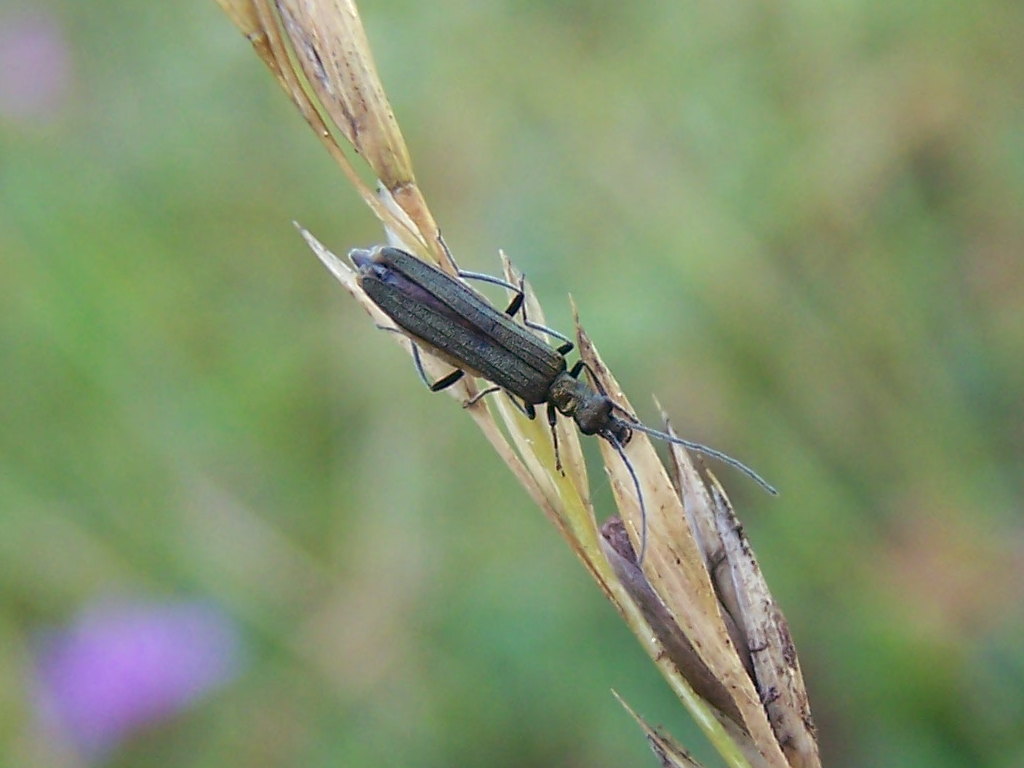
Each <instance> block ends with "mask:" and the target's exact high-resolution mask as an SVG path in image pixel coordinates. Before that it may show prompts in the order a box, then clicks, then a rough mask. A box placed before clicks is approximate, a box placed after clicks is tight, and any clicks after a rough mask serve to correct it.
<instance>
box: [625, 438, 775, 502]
mask: <svg viewBox="0 0 1024 768" xmlns="http://www.w3.org/2000/svg"><path fill="white" fill-rule="evenodd" d="M623 421H624V422H625V423H626V424H627V425H628V426H629V428H630V429H636V430H639V431H640V432H644V433H646V434H648V435H650V436H651V437H658V438H661V439H662V440H664V441H665V442H668V443H675V444H676V445H681V446H683V447H684V448H689V449H690V450H691V451H695V452H697V453H702V454H704V455H705V456H710V457H711V458H713V459H718V460H719V461H720V462H722V463H723V464H728V465H729V466H730V467H735V468H736V469H738V470H739V471H740V472H742V473H743V474H745V475H746V476H747V477H749V478H750V479H751V480H753V481H754V482H755V483H757V484H758V485H760V486H761V487H762V488H764V489H765V490H766V491H768V493H770V494H771V495H772V496H778V495H779V492H778V491H777V490H775V487H774V486H772V485H771V484H770V483H769V482H768V481H767V480H765V479H764V478H763V477H761V476H760V475H759V474H757V472H755V471H754V470H752V469H751V468H750V467H748V466H747V465H746V464H744V463H743V462H742V461H739V460H737V459H734V458H733V457H732V456H729V455H728V454H725V453H722V452H721V451H716V450H715V449H714V448H710V447H708V446H706V445H703V444H702V443H695V442H693V441H692V440H684V439H683V438H681V437H675V436H674V435H670V434H668V433H667V432H659V431H658V430H656V429H651V428H650V427H648V426H645V425H644V424H641V423H640V422H639V421H632V420H629V419H623Z"/></svg>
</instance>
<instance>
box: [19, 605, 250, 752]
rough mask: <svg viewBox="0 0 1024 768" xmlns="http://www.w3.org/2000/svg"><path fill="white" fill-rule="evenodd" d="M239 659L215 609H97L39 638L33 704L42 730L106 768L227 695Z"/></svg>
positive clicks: (232, 634) (227, 624)
mask: <svg viewBox="0 0 1024 768" xmlns="http://www.w3.org/2000/svg"><path fill="white" fill-rule="evenodd" d="M239 650H240V649H239V638H238V634H237V631H236V630H235V628H234V626H233V625H232V623H231V621H230V620H229V619H228V617H227V616H225V615H224V614H223V613H222V612H221V611H219V610H218V609H217V608H216V607H215V606H214V605H212V604H210V603H205V602H199V601H177V602H142V601H132V602H105V603H100V604H97V605H93V606H91V607H89V608H87V609H86V610H84V611H83V612H82V613H81V614H80V616H79V617H78V618H77V620H76V621H75V622H74V623H73V625H72V626H70V627H68V628H66V629H63V630H59V631H53V632H51V633H48V634H47V635H46V636H43V637H41V638H40V642H39V643H38V650H37V653H36V686H37V691H36V694H37V695H36V703H37V706H38V710H39V713H40V716H41V718H42V720H43V721H44V723H45V724H46V725H48V726H49V727H51V728H53V729H55V730H56V731H57V732H58V733H59V734H60V735H62V736H63V737H64V738H65V739H66V740H67V741H68V742H70V743H71V744H72V745H73V746H74V747H76V748H77V749H79V750H80V751H81V753H82V754H83V756H85V757H87V758H91V759H96V758H100V757H102V756H103V755H105V754H106V753H107V752H109V751H110V750H111V749H113V748H114V747H115V746H117V744H118V743H119V742H121V741H122V740H124V739H125V738H126V737H128V736H130V735H131V734H132V733H134V732H135V731H137V730H139V729H141V728H144V727H146V726H150V725H153V724H156V723H159V722H160V721H162V720H165V719H166V718H168V717H170V716H172V715H174V714H176V713H178V712H180V711H182V710H183V709H185V708H187V707H188V706H189V705H191V704H194V703H195V702H196V701H198V700H199V699H201V698H202V697H203V696H205V695H206V694H208V693H210V692H211V691H213V690H215V689H216V688H218V687H220V686H222V685H224V684H225V683H226V682H227V681H228V680H229V679H230V678H231V677H233V675H234V673H235V672H236V670H237V669H238V666H239Z"/></svg>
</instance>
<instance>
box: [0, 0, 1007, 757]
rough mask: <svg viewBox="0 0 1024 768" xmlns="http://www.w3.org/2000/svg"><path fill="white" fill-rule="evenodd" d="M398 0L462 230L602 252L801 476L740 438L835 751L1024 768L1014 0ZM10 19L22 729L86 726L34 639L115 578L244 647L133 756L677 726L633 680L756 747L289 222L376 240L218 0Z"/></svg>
mask: <svg viewBox="0 0 1024 768" xmlns="http://www.w3.org/2000/svg"><path fill="white" fill-rule="evenodd" d="M362 12H363V16H364V21H365V23H366V25H367V31H368V34H369V37H370V40H371V44H372V45H373V48H374V50H375V53H376V56H377V60H378V65H379V68H380V71H381V76H382V78H383V80H384V83H385V85H386V87H387V89H388V91H389V94H390V96H391V99H392V103H393V105H394V107H395V111H396V113H397V115H398V118H399V120H400V122H401V124H402V126H403V130H404V132H405V135H406V139H407V140H408V142H409V145H410V148H411V150H412V152H413V158H414V162H415V164H416V167H417V171H418V175H419V179H420V183H421V185H422V187H423V188H424V191H425V193H426V195H427V199H428V201H429V202H430V204H431V206H432V209H433V211H434V213H435V215H436V216H437V217H438V219H439V221H440V223H441V226H442V228H443V229H444V231H445V233H446V235H447V238H448V241H449V243H450V245H451V246H452V248H453V249H454V250H455V252H456V254H457V256H458V257H459V258H460V260H461V262H462V265H463V266H464V267H466V268H468V269H476V270H483V271H495V270H496V269H497V267H496V264H497V261H496V251H497V249H498V248H499V247H500V248H504V249H505V250H506V251H507V252H508V253H509V254H510V255H511V256H512V258H513V259H514V260H515V261H516V263H517V264H518V265H519V266H521V267H522V268H523V269H524V270H525V271H526V272H527V273H528V275H529V277H530V278H531V280H532V282H533V284H534V286H535V288H536V290H537V292H538V294H539V295H540V297H541V298H542V300H544V302H545V304H546V307H547V311H548V320H549V321H550V323H551V324H552V325H554V326H556V327H560V328H563V329H566V328H570V327H571V318H570V312H569V308H568V302H567V300H566V294H567V293H568V292H569V291H571V292H572V294H573V296H574V297H575V299H576V301H577V303H578V304H579V307H580V311H581V314H582V319H583V322H584V323H585V324H586V326H587V328H588V330H589V332H590V333H591V335H592V336H593V338H594V339H595V340H596V341H597V343H598V344H599V345H600V348H601V351H602V353H603V355H604V357H605V359H606V361H607V362H608V363H609V364H610V365H611V367H612V368H613V370H614V371H615V372H616V373H617V375H618V377H619V379H620V381H621V382H622V384H623V386H624V387H625V389H626V390H627V391H628V392H629V394H630V396H631V398H632V400H633V402H634V403H635V404H637V406H638V408H640V415H641V416H642V417H644V418H646V419H648V420H652V421H653V420H654V419H655V418H656V411H655V409H654V406H653V404H652V403H651V401H650V399H649V394H650V393H656V394H657V396H658V397H659V398H660V399H661V402H662V403H663V404H664V406H665V407H666V409H667V410H668V411H669V412H670V413H671V414H672V415H673V421H674V424H675V426H676V428H677V429H678V430H679V431H680V433H682V434H683V435H685V436H687V437H690V438H692V439H695V440H701V441H705V442H708V443H710V444H712V445H714V446H716V447H718V448H720V449H723V450H726V451H728V452H730V453H732V454H734V455H736V456H738V457H739V458H741V459H743V460H745V461H748V462H749V463H750V464H751V465H752V466H754V467H755V468H756V469H757V470H758V471H759V472H761V473H763V474H764V475H765V476H766V477H767V478H768V479H769V480H771V482H773V483H775V484H776V485H778V486H779V487H780V488H781V489H782V496H781V497H780V498H779V499H777V500H775V499H770V498H768V497H767V496H765V495H764V494H762V493H761V492H760V491H759V490H758V489H757V488H756V487H755V486H754V485H753V484H751V483H749V482H747V481H745V480H744V479H743V478H742V477H740V476H738V475H736V474H735V473H734V472H731V471H727V470H722V471H721V472H720V475H721V476H722V477H723V479H724V481H725V482H726V484H727V486H728V487H729V489H730V491H731V493H732V495H733V498H734V501H735V503H736V504H737V507H738V508H739V510H740V514H741V516H742V517H743V519H744V521H745V523H746V528H747V532H748V534H749V536H750V538H751V541H752V543H753V545H754V547H755V548H756V551H757V552H758V555H759V557H760V559H761V565H762V567H763V569H764V571H765V573H766V576H767V577H768V580H769V583H770V584H771V585H772V587H773V589H774V590H775V593H776V596H777V598H778V599H779V601H780V602H781V604H782V607H783V608H784V610H785V611H786V613H787V616H788V618H789V621H790V624H791V628H792V632H793V635H794V638H795V640H796V643H797V646H798V648H799V650H800V655H801V660H802V662H803V668H804V674H805V677H806V679H807V684H808V688H809V691H810V695H811V703H812V706H813V710H814V714H815V717H816V720H817V723H818V726H819V731H820V737H821V744H822V752H823V758H824V760H825V763H826V764H827V765H830V766H865V765H883V764H886V765H903V766H930V767H931V768H935V767H941V766H962V765H972V766H975V765H989V766H1021V765H1024V727H1022V723H1024V524H1022V507H1024V477H1022V471H1021V463H1022V458H1024V409H1022V391H1024V258H1022V253H1024V48H1022V45H1021V40H1024V6H1022V5H1021V4H1020V3H1017V2H1010V1H1007V2H1003V3H997V2H981V3H951V2H940V3H895V4H892V3H878V2H869V1H868V0H859V1H857V0H855V1H853V2H847V3H842V4H830V5H828V4H826V5H819V4H813V3H784V4H764V3H710V2H703V3H667V2H665V3H639V4H629V3H615V4H612V3H601V2H556V3H500V2H479V3H472V4H463V3H459V2H453V1H452V0H442V1H441V2H434V3H429V4H427V3H418V2H411V1H410V0H405V1H404V2H366V3H364V4H363V6H362ZM26 30H27V31H26ZM0 40H2V42H0V57H2V59H3V61H2V63H3V66H2V68H0V69H2V70H3V71H2V72H0V270H2V272H0V280H2V283H3V286H4V305H5V306H4V309H3V312H2V314H0V351H2V359H3V377H2V381H3V390H2V395H3V396H2V397H0V424H2V428H0V596H2V602H0V647H2V648H3V649H4V653H3V654H0V682H2V685H0V752H3V753H4V754H6V755H8V758H7V762H8V764H10V765H29V764H31V765H79V764H81V762H82V760H81V759H80V758H78V757H76V756H75V754H74V752H73V751H70V750H69V749H68V748H67V746H68V745H66V744H60V743H59V741H57V740H56V739H55V737H54V736H53V734H52V733H50V732H49V731H48V730H47V729H46V728H43V727H41V726H40V725H39V722H38V717H37V714H36V713H35V710H34V708H33V696H32V694H31V693H30V692H31V691H32V690H33V685H34V683H33V671H32V670H33V659H34V658H36V654H37V653H38V651H37V647H38V642H39V641H38V637H39V636H40V635H39V633H40V632H44V631H53V630H54V629H55V628H56V629H57V630H59V628H61V627H63V626H66V625H67V624H68V623H69V622H71V621H73V619H74V617H75V616H76V615H77V614H78V612H79V611H81V610H82V608H83V606H88V605H90V604H93V603H94V601H96V600H102V599H105V598H107V597H109V596H111V595H113V596H117V595H121V596H124V595H129V596H144V597H145V598H146V599H151V600H162V599H168V600H170V599H176V598H189V599H193V598H201V599H203V600H207V601H211V602H212V604H215V605H217V606H218V607H219V610H222V611H223V613H224V614H225V615H226V616H227V617H228V619H229V620H230V621H232V622H234V623H235V624H236V626H237V628H238V632H239V633H240V636H241V638H242V642H243V645H244V647H245V649H246V651H245V656H244V661H243V662H241V664H242V667H241V669H240V672H239V673H238V675H237V676H236V677H235V678H234V680H233V681H232V682H231V683H230V684H227V685H226V686H224V687H222V688H221V689H220V690H218V691H216V692H215V693H212V694H210V695H209V696H207V697H205V698H204V699H202V700H201V701H198V702H196V703H195V704H194V705H192V706H191V707H189V708H187V709H186V710H185V711H183V712H180V713H179V714H177V715H176V716H174V717H171V718H168V719H166V720H164V721H162V722H160V723H159V724H155V725H153V726H151V727H150V728H148V729H146V731H145V732H144V733H142V734H139V735H136V736H134V737H132V738H127V739H125V740H124V741H123V742H122V743H120V744H119V745H117V747H116V748H115V749H114V750H113V751H112V753H110V754H109V755H108V756H107V757H106V758H104V759H105V764H109V765H115V766H128V765H147V766H160V767H161V768H162V767H164V766H222V765H247V766H285V765H303V766H336V765H346V766H347V765H352V766H372V765H409V766H427V767H429V766H453V765H457V766H537V765H569V766H586V767H587V768H599V767H600V766H621V765H637V766H640V765H653V764H654V759H653V758H652V757H651V756H650V754H649V753H648V752H647V749H646V747H645V745H644V742H643V739H642V737H641V735H640V733H639V731H638V730H637V729H636V727H635V726H634V725H633V724H632V722H631V721H630V719H629V718H628V716H627V715H626V714H625V713H624V711H623V710H622V709H621V708H620V707H619V705H618V704H617V703H616V702H615V701H614V699H613V698H612V696H611V694H610V692H609V691H610V689H611V688H615V689H617V690H618V691H620V692H621V693H622V694H623V695H624V696H625V698H626V699H627V700H628V701H629V702H630V703H631V704H632V705H633V706H634V707H636V708H637V709H638V711H639V712H640V713H641V714H643V715H645V716H646V717H648V718H649V719H650V720H651V721H652V722H655V723H660V724H663V725H665V726H666V727H667V728H668V730H669V731H671V732H672V733H673V734H675V735H676V736H677V737H679V738H681V739H682V740H683V741H684V742H686V743H687V744H688V745H690V746H692V747H693V748H694V750H695V752H696V753H697V755H698V756H699V757H701V758H703V759H706V760H707V761H708V762H709V764H712V765H714V764H718V763H717V762H716V758H715V757H714V756H713V755H712V754H711V753H710V752H709V750H708V749H707V747H706V746H705V745H704V744H703V742H702V741H701V739H700V737H699V736H698V735H696V731H695V728H694V726H693V725H692V723H691V722H690V721H689V719H688V717H687V716H686V715H685V714H684V713H683V712H682V711H681V710H680V709H679V707H678V706H677V704H676V703H675V701H674V699H673V698H672V696H671V694H670V693H669V692H668V691H667V689H666V688H665V686H664V684H663V683H662V681H661V680H660V678H659V677H658V676H657V675H656V673H655V672H654V670H653V668H652V667H651V666H650V665H649V664H648V663H647V662H646V661H645V659H644V657H643V655H642V653H641V651H640V649H639V647H638V646H637V645H636V643H635V641H634V640H633V638H632V637H631V636H630V635H629V634H628V633H627V631H626V630H625V629H624V627H623V626H621V625H620V622H619V621H618V619H617V617H616V616H615V614H614V612H613V610H612V609H611V607H610V606H609V605H608V604H607V603H606V602H605V601H604V600H603V598H602V597H601V596H600V594H599V593H598V592H597V590H596V589H594V587H593V586H592V584H591V583H590V581H589V579H588V577H587V576H586V575H585V573H584V572H583V570H582V568H580V567H579V565H578V564H577V562H575V560H574V558H573V557H572V556H571V555H570V553H569V552H568V550H567V548H566V547H565V546H564V545H563V544H562V542H561V540H560V539H559V538H558V537H557V536H556V535H554V531H553V530H552V529H551V528H550V526H549V525H548V523H547V522H546V521H545V520H544V519H543V518H542V516H541V514H540V513H539V512H538V510H536V509H535V508H533V507H532V506H531V505H530V503H529V501H528V499H527V497H526V494H525V492H524V491H523V490H522V489H521V488H520V487H519V486H517V485H516V483H515V482H514V481H513V479H512V477H511V476H510V475H509V473H508V472H507V471H506V470H505V468H504V466H503V465H502V464H501V463H500V461H499V460H498V459H497V457H496V456H494V455H493V454H492V453H491V451H490V450H489V449H488V448H486V447H485V442H484V440H483V438H482V437H481V435H480V434H479V433H477V432H476V430H475V428H474V427H473V425H472V423H471V422H470V420H469V419H467V418H465V417H464V416H463V414H462V413H460V412H459V409H458V407H457V405H456V403H454V402H453V401H452V400H451V399H450V398H447V397H441V396H431V395H430V394H429V393H427V392H426V391H425V390H424V388H423V387H422V385H421V383H420V382H419V381H418V379H417V378H416V376H415V374H414V372H413V369H412V367H411V366H410V364H409V360H408V359H407V358H406V357H405V356H404V355H402V354H401V353H400V351H399V350H398V349H397V347H395V345H394V344H392V343H390V341H388V340H387V339H385V338H383V336H382V335H381V334H380V333H376V332H374V331H373V329H372V328H371V327H370V325H369V323H368V322H367V319H366V317H365V315H364V314H363V312H362V311H361V310H360V309H359V308H358V307H357V306H356V305H355V303H354V302H352V301H351V300H349V298H348V297H347V295H345V294H344V293H343V291H342V290H341V289H340V287H339V286H338V285H337V284H336V283H335V282H334V281H333V279H331V278H330V277H329V275H328V274H327V273H326V271H325V270H324V269H323V268H322V267H321V266H320V264H319V263H317V261H316V259H315V258H314V257H313V256H312V255H311V254H310V253H309V251H308V250H307V249H306V247H305V246H304V244H303V243H302V241H301V240H300V238H299V237H298V235H297V234H296V232H295V230H294V229H293V228H292V225H291V220H292V219H297V220H299V221H301V222H302V223H303V224H304V225H305V226H307V227H309V228H310V230H311V231H313V232H314V233H315V234H317V236H318V237H320V238H321V239H322V240H323V241H324V242H325V243H326V244H328V245H329V246H330V247H332V248H333V249H334V250H336V251H337V252H339V253H340V252H344V251H345V250H347V248H349V247H351V246H355V245H362V246H365V245H369V244H372V243H374V242H377V241H379V240H380V237H381V236H380V232H379V230H378V228H377V226H376V224H375V221H374V220H373V218H372V217H371V215H370V214H369V212H368V211H367V210H366V209H365V208H364V207H363V205H362V204H361V203H360V202H359V201H358V199H357V198H356V196H355V194H354V193H353V191H352V190H351V189H350V188H348V187H347V186H346V183H345V181H344V179H343V177H342V175H341V173H340V172H339V171H338V170H337V169H336V168H335V167H333V166H332V163H331V161H330V160H329V159H328V157H327V155H326V153H325V152H324V151H323V149H322V148H321V147H320V145H319V144H318V143H317V142H316V140H315V138H314V137H313V136H312V135H311V133H310V131H309V130H308V129H307V127H306V126H305V124H304V123H303V122H302V120H301V119H300V117H299V116H298V114H297V113H296V112H295V110H294V109H293V108H292V107H291V105H290V103H289V102H288V101H287V100H286V98H285V96H284V95H283V93H281V92H280V90H279V89H278V87H277V85H276V84H274V83H273V82H272V80H271V78H270V76H269V75H268V73H267V72H266V70H265V69H264V67H263V65H262V64H261V63H260V62H259V61H258V59H257V58H256V56H255V55H254V54H253V53H252V51H251V50H250V48H249V45H248V44H247V43H246V41H245V40H244V39H243V38H242V36H241V35H240V34H239V33H238V32H237V31H236V30H235V29H234V27H233V26H232V25H231V24H230V22H229V21H228V19H227V18H226V17H224V16H222V15H221V13H220V11H219V10H218V8H217V7H216V5H215V4H214V3H213V2H201V1H200V0H193V2H189V3H168V4H163V3H131V2H126V1H125V0H121V1H119V2H117V1H115V0H100V1H98V2H91V3H77V2H70V1H69V0H66V1H65V2H47V3H28V2H24V3H21V2H18V1H17V0H15V1H14V2H12V1H11V0H7V2H5V3H4V4H3V5H2V6H0ZM26 40H27V41H28V42H27V43H26ZM592 472H593V487H594V489H595V496H596V502H597V504H598V507H599V509H600V510H601V511H602V512H603V513H607V512H609V511H610V509H611V499H610V492H609V490H608V488H607V485H606V483H605V482H604V480H603V476H602V473H601V471H600V469H599V468H598V467H597V465H596V464H595V465H592Z"/></svg>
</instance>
